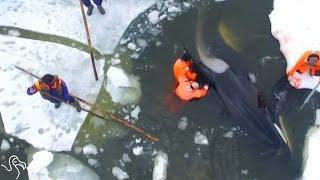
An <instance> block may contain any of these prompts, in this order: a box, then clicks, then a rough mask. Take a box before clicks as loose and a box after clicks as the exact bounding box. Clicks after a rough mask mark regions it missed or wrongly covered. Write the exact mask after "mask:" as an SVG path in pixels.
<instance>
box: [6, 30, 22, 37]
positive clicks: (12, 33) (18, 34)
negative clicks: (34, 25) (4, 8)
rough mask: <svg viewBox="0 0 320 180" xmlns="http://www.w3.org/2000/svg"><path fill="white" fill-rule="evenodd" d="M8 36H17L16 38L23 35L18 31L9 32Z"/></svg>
mask: <svg viewBox="0 0 320 180" xmlns="http://www.w3.org/2000/svg"><path fill="white" fill-rule="evenodd" d="M8 34H9V35H11V36H16V37H18V36H20V35H21V34H20V32H19V31H18V30H9V31H8Z"/></svg>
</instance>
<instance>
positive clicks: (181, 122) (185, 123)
mask: <svg viewBox="0 0 320 180" xmlns="http://www.w3.org/2000/svg"><path fill="white" fill-rule="evenodd" d="M187 126H188V118H187V117H185V116H183V117H181V118H180V120H179V122H178V128H179V129H181V130H186V129H187Z"/></svg>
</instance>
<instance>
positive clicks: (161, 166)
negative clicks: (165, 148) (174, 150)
mask: <svg viewBox="0 0 320 180" xmlns="http://www.w3.org/2000/svg"><path fill="white" fill-rule="evenodd" d="M168 164H169V161H168V155H167V154H166V153H165V152H162V151H159V152H158V153H157V156H156V157H155V160H154V167H153V174H152V180H165V179H167V167H168Z"/></svg>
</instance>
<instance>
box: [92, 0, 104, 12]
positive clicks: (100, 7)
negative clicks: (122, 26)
mask: <svg viewBox="0 0 320 180" xmlns="http://www.w3.org/2000/svg"><path fill="white" fill-rule="evenodd" d="M93 2H94V3H95V4H96V5H97V7H98V10H99V12H100V14H105V13H106V12H105V11H104V9H103V7H102V6H101V4H102V0H93Z"/></svg>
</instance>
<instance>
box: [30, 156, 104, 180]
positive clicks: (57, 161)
mask: <svg viewBox="0 0 320 180" xmlns="http://www.w3.org/2000/svg"><path fill="white" fill-rule="evenodd" d="M52 156H54V158H53V161H52V162H51V163H49V164H48V162H49V161H48V160H51V157H52ZM33 158H34V157H33ZM42 160H45V161H46V162H47V164H48V166H47V167H43V168H42V169H41V170H40V171H39V172H38V173H35V172H31V171H29V169H30V166H31V167H32V164H35V166H36V167H38V166H39V164H41V165H42V166H43V165H45V164H44V163H43V162H42ZM28 176H29V179H30V180H53V179H59V180H70V179H77V180H100V177H99V176H98V175H97V174H96V173H95V172H94V171H92V170H91V169H89V168H88V167H86V166H84V165H83V164H82V163H81V162H80V161H78V160H76V159H75V158H73V157H72V156H70V155H67V154H62V153H54V155H52V154H50V152H47V153H45V154H43V155H41V157H39V158H37V159H34V160H33V161H32V162H31V163H30V165H29V167H28Z"/></svg>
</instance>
